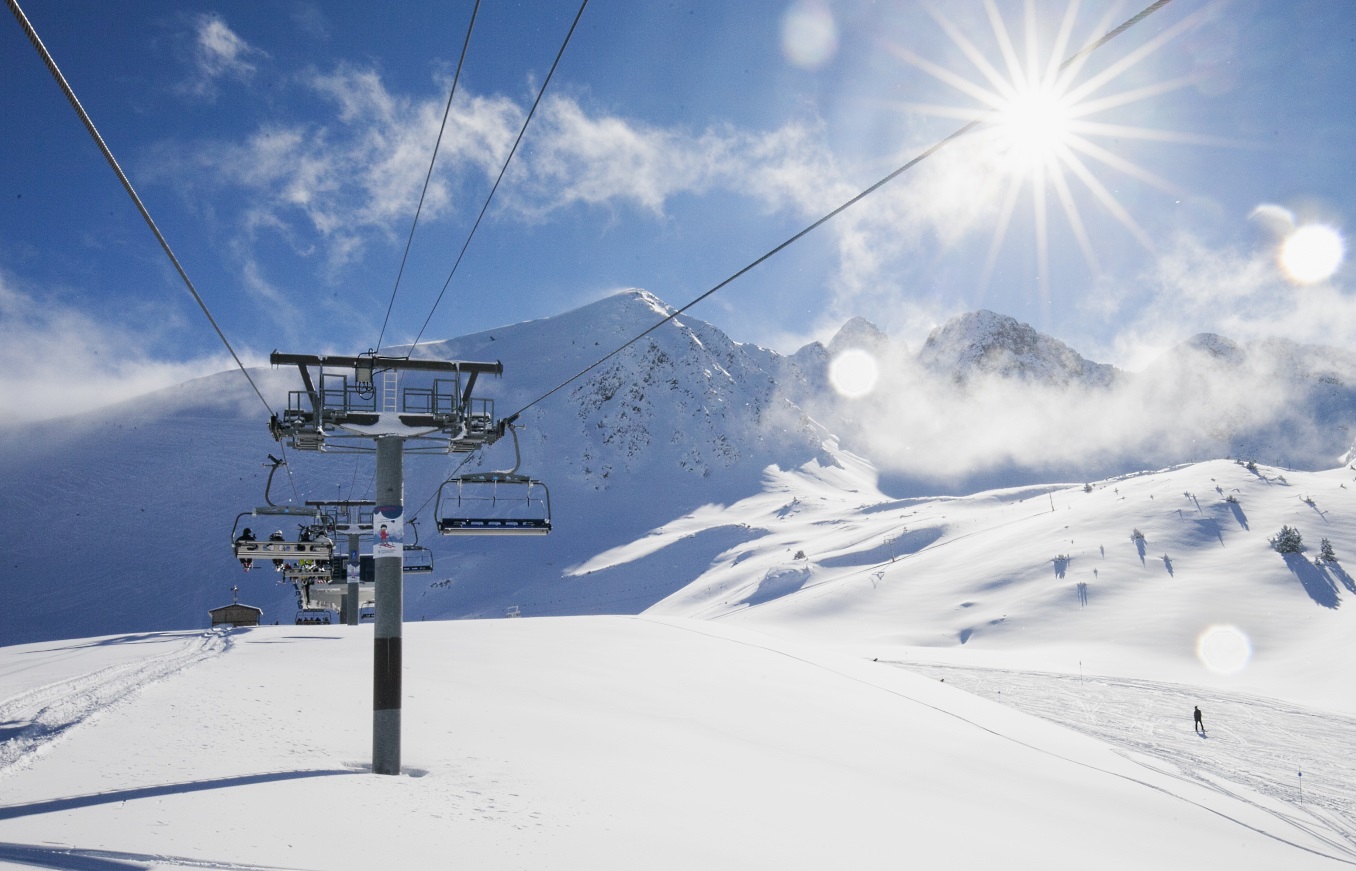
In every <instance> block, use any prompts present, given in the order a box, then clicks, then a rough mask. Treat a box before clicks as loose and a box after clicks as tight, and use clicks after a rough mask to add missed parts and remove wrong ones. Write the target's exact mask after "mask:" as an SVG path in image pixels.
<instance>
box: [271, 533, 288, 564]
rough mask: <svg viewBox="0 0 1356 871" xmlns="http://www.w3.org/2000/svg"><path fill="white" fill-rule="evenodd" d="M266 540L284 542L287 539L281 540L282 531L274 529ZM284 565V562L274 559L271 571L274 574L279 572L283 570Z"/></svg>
mask: <svg viewBox="0 0 1356 871" xmlns="http://www.w3.org/2000/svg"><path fill="white" fill-rule="evenodd" d="M268 540H269V541H286V540H287V539H285V538H283V533H282V530H281V529H275V530H273V531H272V532H271V533H269V535H268ZM284 565H285V561H284V560H280V559H275V560H274V561H273V570H274V571H275V572H280V571H282V570H283V566H284Z"/></svg>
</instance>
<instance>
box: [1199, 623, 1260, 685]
mask: <svg viewBox="0 0 1356 871" xmlns="http://www.w3.org/2000/svg"><path fill="white" fill-rule="evenodd" d="M1196 658H1197V659H1199V660H1200V661H1201V664H1202V665H1204V666H1205V667H1206V668H1208V669H1210V670H1211V671H1213V672H1215V673H1216V674H1238V673H1239V672H1241V671H1242V670H1243V669H1245V668H1247V667H1248V661H1249V660H1251V659H1252V642H1251V641H1249V640H1248V636H1247V634H1246V633H1244V632H1243V630H1242V629H1239V628H1238V627H1237V626H1230V625H1225V624H1217V625H1214V626H1208V627H1206V629H1205V631H1203V632H1202V633H1201V634H1200V636H1199V637H1198V638H1197V639H1196Z"/></svg>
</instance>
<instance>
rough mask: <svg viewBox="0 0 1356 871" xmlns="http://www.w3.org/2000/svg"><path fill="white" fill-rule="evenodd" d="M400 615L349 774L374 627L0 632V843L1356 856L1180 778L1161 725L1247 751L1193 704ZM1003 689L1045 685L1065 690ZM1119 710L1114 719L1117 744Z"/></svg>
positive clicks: (848, 864)
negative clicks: (1021, 697) (401, 649)
mask: <svg viewBox="0 0 1356 871" xmlns="http://www.w3.org/2000/svg"><path fill="white" fill-rule="evenodd" d="M405 629H406V632H405V685H404V710H403V717H404V739H403V766H404V773H403V774H402V775H401V776H394V777H392V776H379V775H373V774H371V773H370V771H369V770H368V763H369V760H370V758H371V757H370V749H371V748H370V723H371V712H370V705H371V691H370V682H371V677H370V671H371V664H370V663H371V648H372V641H371V638H372V636H371V627H370V626H361V627H356V628H351V627H345V626H307V627H263V628H258V629H251V630H235V631H231V632H216V631H206V632H203V631H199V632H168V633H153V634H146V635H140V636H123V637H110V638H101V639H90V640H85V641H75V642H70V641H67V642H47V643H43V644H35V645H24V646H16V647H6V648H2V649H0V680H3V681H4V685H5V686H6V687H12V686H16V685H18V684H20V683H21V684H22V686H23V687H24V692H23V693H20V694H17V695H12V696H11V698H10V699H9V700H8V701H6V702H4V703H3V708H2V710H3V728H4V729H5V730H6V731H5V738H6V742H5V746H18V745H19V744H21V743H22V744H23V745H24V749H23V750H22V752H17V753H13V754H12V756H11V757H10V758H7V759H6V760H5V765H4V768H3V773H2V774H0V791H2V794H3V795H4V800H3V807H0V859H3V860H4V861H6V862H8V863H10V865H11V866H18V865H38V866H41V867H56V868H176V867H212V868H261V867H265V868H326V869H346V868H371V867H389V868H447V867H468V868H491V869H493V868H618V869H622V868H626V869H631V868H646V869H664V868H674V869H679V868H681V869H691V868H697V867H701V868H731V869H734V868H740V869H746V868H806V869H810V868H814V869H822V868H873V867H925V868H935V867H953V866H965V867H1005V868H1014V867H1030V868H1037V867H1038V868H1075V867H1076V868H1089V867H1095V868H1101V869H1106V868H1127V869H1143V868H1167V867H1224V868H1230V869H1275V868H1287V869H1298V868H1328V867H1338V866H1339V865H1343V864H1346V865H1350V864H1356V843H1353V840H1352V825H1351V817H1350V816H1347V817H1345V818H1344V817H1341V816H1340V815H1338V814H1335V813H1334V812H1333V811H1331V810H1327V809H1324V808H1314V809H1312V810H1311V809H1310V807H1309V806H1308V805H1306V804H1300V803H1299V801H1298V800H1297V797H1296V798H1295V799H1288V798H1285V797H1283V795H1282V794H1281V793H1280V792H1279V791H1264V790H1258V789H1254V788H1250V787H1248V786H1246V785H1242V784H1241V783H1240V782H1239V780H1241V778H1231V777H1229V774H1230V771H1229V770H1228V769H1227V768H1226V769H1224V770H1222V772H1220V773H1214V774H1210V775H1209V776H1200V775H1199V774H1198V773H1196V772H1187V771H1182V770H1180V769H1179V768H1178V767H1176V766H1175V765H1173V764H1171V763H1169V762H1166V761H1164V760H1163V758H1161V756H1160V755H1159V754H1158V753H1157V751H1158V750H1161V751H1163V752H1164V753H1167V752H1170V751H1171V752H1178V751H1180V752H1190V753H1193V754H1199V755H1201V756H1202V757H1206V756H1209V755H1210V754H1212V753H1214V752H1215V748H1216V747H1217V746H1218V747H1219V748H1220V750H1219V754H1220V758H1230V759H1235V760H1238V761H1236V762H1232V763H1229V764H1233V765H1237V766H1240V767H1244V766H1247V765H1248V762H1247V760H1248V754H1246V753H1243V754H1241V755H1233V756H1227V757H1226V755H1225V753H1224V751H1225V750H1226V749H1229V748H1232V749H1231V750H1230V752H1231V753H1235V754H1236V753H1237V744H1238V742H1239V741H1241V740H1244V738H1243V737H1242V736H1243V735H1244V734H1245V732H1246V729H1242V728H1240V729H1238V730H1234V731H1230V730H1225V729H1224V728H1223V725H1224V724H1222V723H1221V724H1218V725H1215V724H1213V723H1211V724H1210V725H1212V726H1215V729H1216V730H1217V731H1218V735H1219V737H1218V738H1216V737H1214V733H1213V732H1212V737H1210V738H1206V739H1202V738H1200V737H1198V736H1196V735H1195V734H1194V733H1193V731H1192V729H1191V725H1190V721H1189V710H1184V711H1181V712H1179V713H1180V717H1178V718H1177V720H1176V722H1175V723H1173V724H1171V725H1169V726H1167V727H1165V728H1162V729H1160V730H1157V731H1155V732H1153V733H1152V735H1151V736H1148V737H1146V736H1145V734H1144V731H1143V729H1142V728H1141V724H1140V723H1138V722H1135V721H1134V719H1133V718H1127V717H1122V716H1115V717H1108V718H1105V719H1103V720H1100V721H1099V727H1100V728H1101V729H1102V730H1103V731H1104V732H1105V733H1106V734H1103V735H1100V736H1098V737H1091V736H1089V735H1087V734H1081V733H1080V732H1079V731H1075V729H1072V728H1066V727H1063V726H1059V725H1055V724H1052V723H1050V722H1047V721H1046V720H1044V719H1039V718H1037V717H1034V716H1031V715H1028V714H1025V713H1021V712H1019V711H1017V710H1014V709H1012V708H1010V707H1007V706H1004V705H1000V704H996V703H994V702H992V701H988V700H985V699H983V698H980V697H979V696H977V695H972V694H969V693H966V692H964V691H962V690H960V689H957V688H955V687H954V686H952V684H953V683H955V682H956V681H954V680H947V681H945V682H944V681H942V680H940V679H938V677H937V676H936V674H935V673H933V674H928V675H923V674H919V673H915V672H913V671H910V670H908V669H906V668H902V667H900V666H899V665H897V664H893V663H887V662H873V661H870V660H869V659H863V658H861V657H848V656H843V655H841V654H837V653H833V652H830V651H828V650H827V649H825V648H823V647H819V646H816V645H811V644H805V643H798V642H795V641H792V640H788V639H785V638H780V639H779V638H774V637H772V636H768V635H764V634H760V633H756V632H753V631H751V630H748V629H745V628H739V627H733V626H727V625H722V624H721V623H719V622H711V621H693V620H688V619H675V618H656V617H645V616H641V617H573V618H540V619H532V618H528V619H521V620H484V621H459V622H438V623H412V624H407V626H406V627H405ZM1024 686H1025V687H1026V688H1025V689H1024V691H1023V692H1024V693H1025V694H1026V695H1028V696H1048V697H1050V698H1058V699H1059V700H1061V704H1062V703H1063V701H1064V700H1066V699H1068V698H1069V697H1070V696H1071V694H1072V696H1074V697H1076V696H1077V689H1076V688H1071V687H1069V686H1064V687H1062V688H1061V689H1060V690H1059V695H1058V696H1055V695H1054V693H1053V691H1050V690H1047V689H1043V688H1042V686H1041V684H1040V683H1039V682H1030V683H1029V684H1025V685H1024ZM1205 707H1206V708H1207V710H1211V709H1210V707H1209V705H1208V704H1206V705H1205ZM1093 720H1094V721H1097V720H1098V718H1096V717H1093ZM1118 734H1119V735H1122V736H1129V735H1138V736H1139V739H1138V740H1139V745H1138V746H1137V747H1136V748H1135V750H1134V751H1133V752H1127V751H1125V750H1124V749H1121V748H1120V747H1118V745H1117V735H1118ZM1184 748H1185V749H1184ZM1314 749H1315V752H1316V753H1321V752H1322V751H1323V748H1314ZM1331 752H1332V753H1335V754H1337V753H1343V752H1349V748H1343V747H1341V746H1333V747H1332V748H1331ZM1202 764H1204V763H1202ZM1236 773H1238V774H1242V772H1241V771H1240V772H1236ZM1314 788H1315V789H1317V788H1318V786H1317V784H1315V787H1314ZM1332 788H1333V787H1332V786H1331V785H1329V789H1332ZM1337 789H1338V791H1339V792H1340V791H1341V789H1342V787H1340V786H1339V787H1338V788H1337ZM1345 789H1346V790H1347V791H1348V794H1347V795H1346V798H1345V800H1346V801H1348V802H1349V801H1350V795H1349V791H1350V789H1351V787H1350V786H1346V787H1345ZM1348 807H1350V805H1349V804H1348Z"/></svg>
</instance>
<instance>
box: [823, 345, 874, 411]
mask: <svg viewBox="0 0 1356 871" xmlns="http://www.w3.org/2000/svg"><path fill="white" fill-rule="evenodd" d="M879 380H880V367H879V366H878V365H877V364H876V358H875V357H874V356H873V355H872V354H871V353H870V352H868V351H863V350H862V349H861V348H849V349H848V350H846V351H844V352H843V353H841V354H839V355H838V356H837V357H834V358H833V361H832V362H831V363H829V383H830V384H832V385H833V389H834V390H836V391H838V393H839V395H840V396H844V397H846V398H848V399H860V398H861V397H863V396H866V395H867V394H868V393H870V392H871V391H872V390H875V389H876V382H877V381H879Z"/></svg>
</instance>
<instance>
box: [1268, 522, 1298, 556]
mask: <svg viewBox="0 0 1356 871" xmlns="http://www.w3.org/2000/svg"><path fill="white" fill-rule="evenodd" d="M1267 543H1269V544H1270V545H1271V548H1272V550H1274V551H1276V552H1277V553H1299V552H1300V551H1302V550H1304V539H1303V538H1301V537H1300V533H1299V530H1298V529H1295V528H1294V527H1293V526H1282V527H1281V531H1280V532H1278V533H1276V534H1275V535H1273V536H1272V537H1271V538H1268V539H1267Z"/></svg>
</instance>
